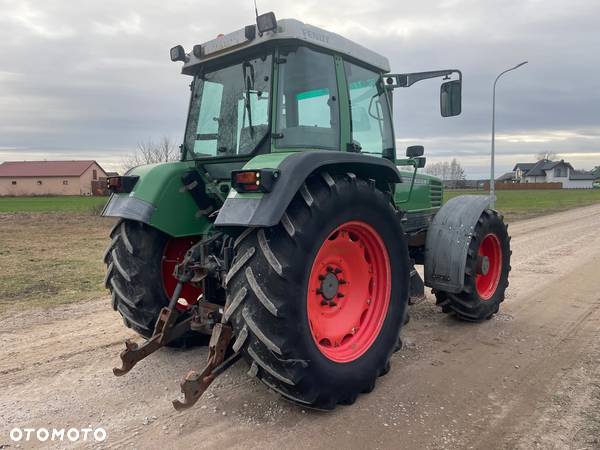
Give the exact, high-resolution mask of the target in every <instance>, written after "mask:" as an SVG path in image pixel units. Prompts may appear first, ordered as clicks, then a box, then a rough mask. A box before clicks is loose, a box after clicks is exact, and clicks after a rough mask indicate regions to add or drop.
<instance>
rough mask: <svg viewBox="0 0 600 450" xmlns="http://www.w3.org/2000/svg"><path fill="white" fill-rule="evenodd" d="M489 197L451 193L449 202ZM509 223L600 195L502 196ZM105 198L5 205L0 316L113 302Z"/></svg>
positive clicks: (3, 201)
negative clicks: (107, 277) (107, 283)
mask: <svg viewBox="0 0 600 450" xmlns="http://www.w3.org/2000/svg"><path fill="white" fill-rule="evenodd" d="M462 194H484V195H485V194H486V192H483V191H450V192H446V193H445V199H446V200H447V199H449V198H452V197H454V196H456V195H462ZM497 196H498V208H499V209H500V210H502V211H503V212H504V213H505V215H506V217H507V220H508V221H511V220H516V219H520V218H524V217H532V216H535V215H541V214H545V213H551V212H555V211H560V210H564V209H568V208H572V207H576V206H583V205H588V204H591V203H596V202H600V190H557V191H554V190H552V191H542V190H540V191H498V192H497ZM105 202H106V198H105V197H29V198H27V197H26V198H0V314H7V313H10V311H14V310H16V309H23V308H29V307H51V306H54V305H58V304H62V303H69V302H80V301H85V300H88V299H93V298H98V297H102V296H107V291H106V290H105V289H104V286H103V279H104V273H105V267H104V264H103V262H102V255H103V253H104V249H105V248H106V246H107V245H108V243H109V238H108V233H109V231H110V228H111V227H112V225H113V224H114V223H115V219H111V218H102V217H99V216H97V215H94V214H92V212H94V210H95V212H97V211H98V209H99V208H101V207H102V205H103V204H104V203H105Z"/></svg>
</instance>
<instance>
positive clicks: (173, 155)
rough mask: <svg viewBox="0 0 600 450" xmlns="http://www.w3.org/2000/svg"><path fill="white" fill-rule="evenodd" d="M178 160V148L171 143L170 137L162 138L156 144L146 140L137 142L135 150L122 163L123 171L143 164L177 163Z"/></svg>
mask: <svg viewBox="0 0 600 450" xmlns="http://www.w3.org/2000/svg"><path fill="white" fill-rule="evenodd" d="M178 159H179V147H178V146H177V145H175V144H174V143H173V141H172V140H171V138H170V137H168V136H163V137H162V138H160V140H159V141H158V142H155V141H153V140H152V139H148V140H146V141H142V142H139V143H138V144H137V148H136V149H135V150H134V151H133V152H132V153H131V154H130V155H128V156H127V157H126V158H125V159H124V160H123V162H122V165H123V169H124V171H127V170H129V169H132V168H133V167H137V166H142V165H144V164H155V163H160V162H168V161H177V160H178Z"/></svg>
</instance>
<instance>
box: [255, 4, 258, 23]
mask: <svg viewBox="0 0 600 450" xmlns="http://www.w3.org/2000/svg"><path fill="white" fill-rule="evenodd" d="M254 12H255V13H256V18H257V19H258V8H257V7H256V0H254Z"/></svg>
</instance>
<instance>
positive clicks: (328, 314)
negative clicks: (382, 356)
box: [307, 221, 391, 363]
mask: <svg viewBox="0 0 600 450" xmlns="http://www.w3.org/2000/svg"><path fill="white" fill-rule="evenodd" d="M390 280H391V269H390V259H389V256H388V252H387V249H386V247H385V244H384V243H383V240H382V239H381V237H380V236H379V233H377V231H375V229H373V228H372V227H371V226H370V225H367V224H366V223H364V222H358V221H351V222H346V223H344V224H342V225H340V226H339V227H337V228H336V229H335V230H333V232H331V233H330V234H329V236H328V237H327V239H326V240H325V242H323V244H322V245H321V248H320V249H319V251H318V253H317V256H316V257H315V260H314V262H313V265H312V269H311V271H310V277H309V281H308V294H307V313H308V321H309V325H310V331H311V334H312V337H313V339H314V341H315V344H316V345H317V348H318V349H319V351H320V352H321V353H322V354H323V355H325V356H326V357H327V358H329V359H330V360H332V361H335V362H339V363H347V362H350V361H354V360H355V359H357V358H359V357H360V356H362V355H363V354H364V353H365V352H366V351H367V350H368V349H369V348H370V347H371V345H372V344H373V342H374V341H375V339H376V338H377V336H378V335H379V332H380V331H381V327H382V326H383V322H384V320H385V318H386V316H387V311H388V308H389V304H390V293H391V283H390Z"/></svg>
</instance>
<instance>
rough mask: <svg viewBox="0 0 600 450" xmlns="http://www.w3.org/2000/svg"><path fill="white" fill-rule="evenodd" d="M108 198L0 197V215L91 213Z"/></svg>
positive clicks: (99, 208)
mask: <svg viewBox="0 0 600 450" xmlns="http://www.w3.org/2000/svg"><path fill="white" fill-rule="evenodd" d="M107 200H108V197H82V196H78V195H77V196H56V197H1V198H0V213H32V212H42V213H47V212H54V213H62V212H66V213H78V214H85V213H93V212H98V211H99V210H101V209H102V207H103V206H104V205H105V204H106V201H107Z"/></svg>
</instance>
